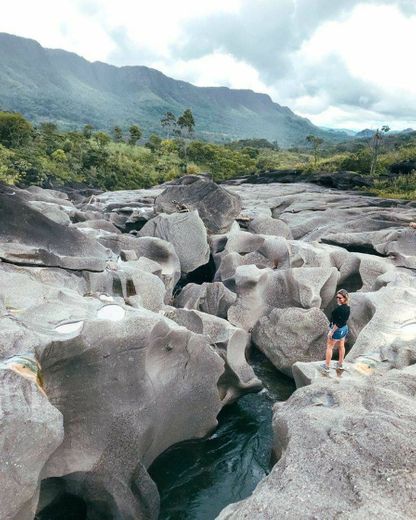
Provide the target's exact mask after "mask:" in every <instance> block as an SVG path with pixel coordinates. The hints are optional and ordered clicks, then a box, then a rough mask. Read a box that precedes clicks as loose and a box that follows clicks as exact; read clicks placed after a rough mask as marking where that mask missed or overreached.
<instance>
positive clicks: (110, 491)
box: [38, 309, 223, 520]
mask: <svg viewBox="0 0 416 520" xmlns="http://www.w3.org/2000/svg"><path fill="white" fill-rule="evenodd" d="M124 313H125V314H124V317H122V318H121V319H120V317H119V316H118V315H116V314H114V315H113V317H112V318H111V315H110V314H109V318H111V319H98V320H85V321H84V323H83V324H82V328H81V330H78V331H75V332H63V333H62V334H61V335H62V339H61V340H55V341H53V342H51V343H50V344H49V345H48V346H46V347H44V348H41V349H38V356H39V361H40V364H41V366H42V373H43V378H44V385H45V391H46V394H47V395H48V397H49V400H50V401H51V403H52V404H53V405H55V406H56V407H57V408H58V409H59V410H60V411H61V412H62V414H63V416H64V418H65V438H64V441H63V444H62V445H61V446H60V447H59V448H58V450H57V451H55V453H54V454H53V456H52V458H51V459H50V460H49V462H48V464H47V468H46V469H45V474H44V478H50V477H61V478H62V479H63V481H64V482H65V485H66V486H68V487H69V488H70V489H73V490H76V494H77V495H78V496H80V497H82V498H83V499H84V500H85V501H86V503H87V504H88V508H89V511H90V512H91V517H94V515H95V516H97V515H98V516H100V514H101V515H102V516H101V518H124V519H130V520H133V519H134V518H135V519H136V518H157V514H158V511H157V509H156V510H155V509H153V510H152V511H149V510H150V509H151V507H150V506H149V504H155V503H157V492H156V489H155V488H154V487H153V488H152V487H150V486H149V485H148V483H147V479H146V478H142V477H140V478H138V477H139V475H140V474H142V475H146V472H145V468H147V467H148V466H149V465H150V464H151V462H152V461H153V460H154V459H155V457H157V455H159V454H160V453H161V452H162V451H164V450H165V449H166V448H167V447H169V446H171V445H172V444H174V443H176V442H180V441H182V440H185V439H188V438H191V437H201V436H203V435H205V434H206V433H207V432H209V431H210V430H211V429H213V428H214V427H215V425H216V415H217V414H218V412H219V409H220V407H221V403H220V398H219V393H218V389H217V381H218V379H219V377H220V375H221V374H222V372H223V361H222V360H221V358H220V357H219V356H218V355H217V354H216V353H215V352H214V351H213V350H212V349H211V348H210V346H209V344H208V342H207V341H206V339H205V338H204V337H203V336H200V335H196V334H193V333H192V332H189V331H188V330H186V329H185V328H183V327H178V326H177V325H176V324H175V323H174V322H172V321H169V320H167V319H165V318H163V317H162V316H161V315H157V314H154V313H152V312H149V311H146V310H144V309H131V310H128V309H125V311H124ZM98 318H99V316H98ZM114 320H115V321H114ZM196 389H197V391H196ZM75 403H76V406H74V404H75ZM67 476H68V477H67ZM133 481H135V485H134V486H133V487H132V486H131V483H132V482H133ZM146 511H147V513H146ZM94 518H95V517H94Z"/></svg>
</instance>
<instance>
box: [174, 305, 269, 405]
mask: <svg viewBox="0 0 416 520" xmlns="http://www.w3.org/2000/svg"><path fill="white" fill-rule="evenodd" d="M164 314H165V315H167V316H168V317H169V318H171V319H173V320H174V321H175V322H176V323H178V324H179V325H182V326H184V327H186V328H187V329H188V330H192V331H193V332H196V333H197V334H203V335H205V336H206V337H207V339H208V341H209V342H210V343H211V344H212V345H213V346H214V348H215V351H216V352H217V353H218V354H219V355H220V356H221V358H222V359H224V362H225V371H224V373H223V375H222V376H221V378H220V380H219V381H218V386H219V389H220V396H221V401H222V403H223V404H229V403H230V402H232V401H235V399H237V398H238V397H239V396H240V395H241V394H242V393H244V392H247V391H255V390H259V389H260V388H261V386H262V384H261V382H260V380H259V379H257V377H256V376H255V374H254V371H253V369H252V368H251V366H250V365H249V364H248V362H247V359H246V353H247V351H248V348H249V345H250V336H249V334H248V333H247V332H246V331H244V330H243V329H240V328H237V327H233V326H232V325H230V324H229V323H228V322H227V321H226V320H223V319H221V318H217V317H216V316H212V315H211V314H206V313H204V312H200V311H195V310H186V309H174V308H171V310H168V311H165V313H164Z"/></svg>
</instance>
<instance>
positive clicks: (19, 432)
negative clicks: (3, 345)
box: [0, 357, 64, 520]
mask: <svg viewBox="0 0 416 520" xmlns="http://www.w3.org/2000/svg"><path fill="white" fill-rule="evenodd" d="M36 370H37V367H36V363H35V361H34V360H31V359H27V358H21V357H15V358H11V359H8V360H7V361H6V362H0V425H1V427H0V446H1V457H0V518H2V519H3V520H32V519H33V518H34V516H35V512H36V506H37V502H38V496H39V487H40V480H41V478H42V471H43V469H44V466H45V464H46V462H47V460H48V459H49V457H50V455H51V454H52V453H53V452H54V451H55V450H56V448H57V447H58V446H59V445H60V444H61V442H62V440H63V435H64V431H63V421H62V415H61V413H60V412H59V411H58V410H57V409H56V408H54V407H53V406H52V405H51V404H50V403H49V401H48V399H47V397H46V396H45V394H44V392H43V391H42V389H41V388H40V386H39V384H38V382H37V381H36V374H35V372H36Z"/></svg>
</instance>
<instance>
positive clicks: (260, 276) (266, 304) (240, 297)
mask: <svg viewBox="0 0 416 520" xmlns="http://www.w3.org/2000/svg"><path fill="white" fill-rule="evenodd" d="M337 281H338V271H337V269H336V268H335V267H332V268H329V269H324V268H321V267H309V268H295V269H283V270H272V269H258V268H257V267H256V266H254V265H244V266H240V267H237V269H236V271H235V275H234V276H233V277H232V278H231V279H230V280H227V285H230V286H231V287H232V288H233V290H235V292H236V293H237V300H236V302H235V303H234V304H233V305H232V306H231V307H230V308H229V309H228V320H229V321H230V323H232V324H233V325H235V326H237V327H241V328H243V329H245V330H250V329H251V328H253V327H254V325H255V324H256V323H257V320H259V319H260V318H261V317H262V316H267V315H268V314H270V312H271V311H272V310H273V309H274V308H276V307H277V308H286V307H302V308H304V309H309V308H311V307H317V308H322V309H325V308H326V307H327V306H328V304H329V303H330V302H331V300H332V299H333V297H334V294H335V292H336V287H337Z"/></svg>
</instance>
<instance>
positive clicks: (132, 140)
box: [129, 125, 142, 146]
mask: <svg viewBox="0 0 416 520" xmlns="http://www.w3.org/2000/svg"><path fill="white" fill-rule="evenodd" d="M129 134H130V137H129V144H131V145H132V146H134V145H135V144H136V143H137V141H138V140H139V139H140V137H141V136H142V131H141V129H140V127H139V126H138V125H131V127H130V128H129Z"/></svg>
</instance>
